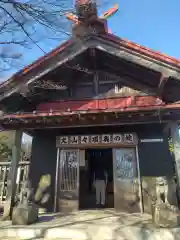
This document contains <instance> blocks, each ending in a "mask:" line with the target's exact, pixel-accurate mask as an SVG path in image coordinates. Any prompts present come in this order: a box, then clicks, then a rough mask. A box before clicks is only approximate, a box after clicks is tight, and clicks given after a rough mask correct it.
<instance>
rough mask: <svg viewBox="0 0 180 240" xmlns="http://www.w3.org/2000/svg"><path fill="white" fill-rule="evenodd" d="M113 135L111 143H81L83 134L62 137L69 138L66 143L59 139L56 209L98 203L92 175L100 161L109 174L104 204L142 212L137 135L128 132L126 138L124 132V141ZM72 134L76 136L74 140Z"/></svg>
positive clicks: (72, 209) (94, 206)
mask: <svg viewBox="0 0 180 240" xmlns="http://www.w3.org/2000/svg"><path fill="white" fill-rule="evenodd" d="M114 135H115V134H114ZM114 135H112V136H110V141H111V143H110V144H107V143H104V142H102V143H101V142H98V144H97V145H95V144H92V143H89V142H87V143H86V144H84V143H81V141H80V140H79V139H81V138H82V137H81V136H73V137H71V136H70V137H64V136H63V137H61V138H63V141H65V140H66V141H65V144H64V146H62V141H61V139H57V143H56V144H57V168H56V185H55V204H54V207H55V208H54V209H55V211H60V212H72V211H77V210H79V209H93V208H96V207H97V206H96V194H95V187H94V186H93V175H94V172H95V169H96V167H97V164H99V166H100V167H102V168H103V169H105V171H106V172H107V174H108V185H107V188H106V204H105V207H107V208H115V209H116V210H118V211H122V212H131V213H133V212H141V213H142V212H143V206H142V192H141V180H140V169H139V162H138V150H137V141H136V138H135V137H134V136H133V135H132V136H133V137H131V139H130V138H129V135H130V134H129V135H128V141H126V142H125V140H126V139H125V137H124V138H123V137H122V136H123V135H122V136H121V139H124V141H121V142H120V143H117V142H116V143H115V142H113V141H112V140H113V136H114ZM118 136H120V134H118ZM71 138H73V140H74V139H76V141H75V142H74V141H73V144H72V143H71V142H70V141H71ZM83 138H84V137H83ZM86 138H87V136H86ZM101 138H102V137H99V139H101ZM69 139H70V140H69ZM89 139H91V136H89ZM111 139H112V140H111ZM116 139H117V138H116ZM116 139H115V140H116ZM129 139H130V140H131V141H130V140H129Z"/></svg>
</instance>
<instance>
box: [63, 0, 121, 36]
mask: <svg viewBox="0 0 180 240" xmlns="http://www.w3.org/2000/svg"><path fill="white" fill-rule="evenodd" d="M75 7H76V15H75V14H73V13H67V14H66V18H67V19H68V20H71V21H73V22H74V23H75V26H74V27H73V33H74V35H75V36H76V37H79V36H83V37H84V36H87V35H88V34H97V33H100V32H103V33H105V32H111V31H110V30H109V29H108V28H107V19H108V18H109V17H111V16H112V15H114V14H115V13H116V12H117V11H118V4H115V5H114V7H112V8H110V9H109V10H108V11H105V12H104V13H103V14H102V15H101V16H100V17H99V16H98V13H97V5H96V0H76V4H75Z"/></svg>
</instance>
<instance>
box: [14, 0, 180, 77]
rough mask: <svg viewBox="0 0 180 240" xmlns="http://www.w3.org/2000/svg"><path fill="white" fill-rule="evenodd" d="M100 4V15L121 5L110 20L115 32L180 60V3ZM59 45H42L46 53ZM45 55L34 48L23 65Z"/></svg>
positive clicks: (102, 1) (102, 0)
mask: <svg viewBox="0 0 180 240" xmlns="http://www.w3.org/2000/svg"><path fill="white" fill-rule="evenodd" d="M97 1H98V3H99V5H100V8H99V12H100V14H101V13H102V12H103V11H105V10H107V9H108V8H109V7H111V6H113V5H114V4H115V3H118V4H119V11H118V12H117V13H116V14H115V15H114V16H113V17H111V18H110V19H109V21H108V23H109V27H110V28H111V30H112V31H113V33H115V34H117V35H118V36H120V37H122V38H126V39H129V40H131V41H133V42H136V43H139V44H141V45H144V46H146V47H149V48H152V49H154V50H157V51H160V52H162V53H166V54H168V55H170V56H174V57H176V58H180V46H179V44H180V30H179V28H178V25H179V24H180V1H179V0H164V1H163V0H151V1H147V0H131V1H130V0H110V1H108V0H97ZM64 39H65V38H64ZM61 41H62V40H61ZM59 44H60V41H59V42H58V41H53V42H51V41H48V42H47V41H42V42H40V43H39V45H40V46H41V47H42V48H43V49H44V50H45V51H46V52H49V51H50V50H52V49H53V48H55V47H57V46H58V45H59ZM42 55H43V52H42V51H41V50H40V49H38V48H37V47H36V46H34V47H33V48H32V49H26V50H25V51H24V59H23V62H24V63H25V65H27V64H29V63H31V62H32V61H34V60H36V59H37V58H39V57H40V56H42ZM13 71H16V69H13ZM9 74H10V73H9Z"/></svg>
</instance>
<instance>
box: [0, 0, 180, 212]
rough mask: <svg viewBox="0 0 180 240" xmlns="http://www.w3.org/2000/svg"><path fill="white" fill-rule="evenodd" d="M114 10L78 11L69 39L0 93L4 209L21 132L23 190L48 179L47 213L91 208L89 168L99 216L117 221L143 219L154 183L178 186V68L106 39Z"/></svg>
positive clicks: (90, 7)
mask: <svg viewBox="0 0 180 240" xmlns="http://www.w3.org/2000/svg"><path fill="white" fill-rule="evenodd" d="M117 10H118V7H117V6H115V7H114V8H112V9H110V10H109V11H107V12H106V13H105V14H103V15H102V16H101V17H99V16H98V13H97V7H96V3H95V2H93V3H92V2H91V1H85V2H83V3H81V1H78V3H77V4H76V14H77V15H73V14H67V18H68V19H70V20H71V21H74V25H73V29H72V37H71V38H69V40H67V41H66V42H64V43H63V44H61V45H60V46H59V47H58V48H56V49H55V50H53V51H52V52H50V53H48V54H47V55H45V56H44V57H42V58H40V59H38V60H37V61H35V62H34V63H32V64H31V65H29V66H27V67H26V68H24V69H23V70H21V71H19V72H17V73H16V74H15V75H13V76H12V77H11V78H10V79H8V80H7V81H5V82H3V83H1V85H0V106H1V116H0V126H1V128H3V129H4V130H7V131H10V130H13V131H15V132H16V137H15V140H14V148H13V156H12V161H11V170H10V173H11V174H10V175H9V183H10V185H11V187H9V185H8V187H9V188H10V189H9V191H8V194H9V195H8V201H9V202H8V204H9V205H8V206H12V204H13V201H14V192H15V189H16V178H17V167H18V163H19V161H20V150H19V149H20V142H21V136H22V132H26V133H28V134H30V135H31V136H32V137H33V142H32V156H31V160H30V167H29V175H28V179H29V180H30V182H31V184H32V187H33V188H34V189H36V188H37V186H38V183H39V180H40V178H41V176H43V175H47V174H48V175H50V176H51V186H50V188H49V189H48V193H49V195H50V198H49V200H48V201H47V202H46V203H45V204H42V207H43V208H45V209H46V210H47V211H49V212H53V211H55V212H71V211H77V210H83V209H93V208H95V207H96V201H95V189H94V187H93V184H92V182H93V174H94V171H95V169H96V167H97V164H100V165H102V166H103V167H104V168H105V169H106V171H107V174H108V185H107V189H106V205H105V207H107V208H114V209H115V210H117V211H123V212H141V213H151V204H152V199H154V198H155V197H156V179H157V177H165V178H167V179H173V177H174V175H175V176H176V178H177V184H178V183H179V178H180V157H179V155H178V152H179V144H180V140H179V130H178V129H179V126H178V124H179V120H180V103H179V101H180V61H179V60H177V59H175V58H172V57H169V56H167V55H164V54H161V53H159V52H155V51H153V50H151V49H148V48H146V47H143V46H140V45H138V44H135V43H133V42H131V41H128V40H124V39H121V38H120V37H118V36H115V35H113V34H112V33H110V31H109V30H108V27H107V18H108V17H110V16H111V15H112V14H113V13H115V12H116V11H117ZM169 137H171V138H172V141H173V144H174V156H172V155H171V153H170V151H169V145H168V138H169ZM171 198H172V201H174V202H176V204H178V200H177V199H178V197H177V195H176V194H175V195H173V193H172V197H171Z"/></svg>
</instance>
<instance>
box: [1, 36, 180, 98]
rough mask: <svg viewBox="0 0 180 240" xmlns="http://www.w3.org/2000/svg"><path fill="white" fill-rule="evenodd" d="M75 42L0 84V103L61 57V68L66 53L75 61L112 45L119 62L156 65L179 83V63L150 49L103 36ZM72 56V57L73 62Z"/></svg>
mask: <svg viewBox="0 0 180 240" xmlns="http://www.w3.org/2000/svg"><path fill="white" fill-rule="evenodd" d="M95 41H96V42H95ZM77 42H78V41H76V40H75V39H74V38H71V39H69V40H68V41H66V42H65V43H63V44H61V45H60V46H59V47H58V48H56V49H55V50H53V51H51V52H50V53H48V54H47V55H45V56H44V57H41V58H40V59H38V60H37V61H35V62H34V63H32V64H31V65H29V66H27V67H25V68H24V69H22V70H21V71H19V72H17V73H16V74H14V75H13V76H12V77H11V78H10V79H8V80H7V81H5V82H3V83H1V84H0V100H1V99H3V98H4V97H6V96H10V95H11V94H12V93H14V92H16V90H17V89H16V88H17V86H19V85H21V84H24V83H25V82H26V81H27V80H28V81H29V80H30V79H32V78H34V79H38V78H39V77H41V76H43V75H44V74H47V73H48V71H50V70H51V68H50V67H49V65H50V64H51V61H53V60H54V61H55V62H57V61H59V60H58V57H59V56H62V58H61V62H62V64H63V63H64V62H65V61H67V59H66V58H65V57H64V59H63V55H64V52H65V51H66V50H67V52H68V51H69V52H70V51H72V52H71V54H70V55H73V56H74V57H75V56H76V55H78V54H80V53H82V52H83V51H85V50H86V49H88V48H93V47H94V48H97V49H99V50H100V51H104V45H107V44H108V45H110V44H113V47H114V48H117V54H116V56H117V57H119V58H121V55H122V57H125V60H128V61H130V62H131V61H134V62H136V64H138V65H142V66H144V67H146V68H149V69H150V70H151V69H152V70H153V68H154V65H153V64H154V63H156V64H157V65H158V67H156V68H155V70H156V71H159V72H160V73H161V74H162V75H163V74H165V75H168V76H170V77H174V78H176V79H178V80H180V60H178V59H176V58H173V57H169V56H167V55H165V54H162V53H160V52H157V51H154V50H151V49H149V48H146V47H143V46H140V45H139V44H136V43H133V42H131V41H129V40H124V39H121V38H119V37H117V36H115V35H113V34H110V33H105V34H98V35H91V36H89V37H88V38H87V39H85V40H84V41H83V42H82V43H79V42H78V43H77ZM86 43H87V44H86ZM102 44H104V45H102ZM73 48H74V49H73ZM75 49H76V50H75ZM122 49H123V51H125V52H126V56H123V54H122V52H120V50H122ZM105 51H106V52H108V48H107V49H105ZM118 51H119V54H118ZM114 54H115V53H114ZM137 54H138V55H137ZM70 55H69V56H70ZM73 56H71V57H72V58H73ZM56 57H57V59H56ZM128 57H129V58H128ZM133 57H134V58H133ZM146 58H148V61H149V64H147V63H146V62H144V63H143V61H141V59H142V60H144V59H146ZM133 59H134V60H133ZM138 59H139V60H138ZM54 61H53V62H54ZM150 63H152V64H150ZM60 65H61V63H59V66H60ZM53 66H54V64H53ZM13 89H14V91H13ZM11 90H12V91H11ZM6 93H7V94H6Z"/></svg>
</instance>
